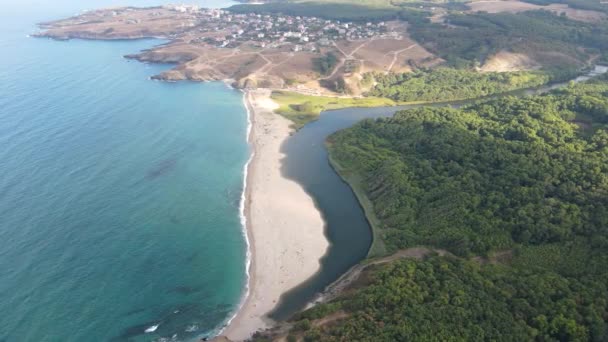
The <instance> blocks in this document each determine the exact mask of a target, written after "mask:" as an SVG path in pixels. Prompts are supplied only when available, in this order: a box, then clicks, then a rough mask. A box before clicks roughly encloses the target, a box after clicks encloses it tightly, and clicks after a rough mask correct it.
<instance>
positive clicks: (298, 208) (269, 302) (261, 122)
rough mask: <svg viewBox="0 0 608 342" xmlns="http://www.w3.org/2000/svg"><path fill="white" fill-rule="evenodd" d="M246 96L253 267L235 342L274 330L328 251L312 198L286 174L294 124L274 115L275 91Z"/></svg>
mask: <svg viewBox="0 0 608 342" xmlns="http://www.w3.org/2000/svg"><path fill="white" fill-rule="evenodd" d="M245 96H246V103H247V105H248V107H249V108H248V109H249V111H250V115H251V121H252V130H251V134H250V137H249V140H250V143H251V145H252V147H253V151H254V156H253V159H252V161H251V163H250V164H249V168H248V176H247V193H246V199H245V200H246V211H245V214H246V216H247V234H248V237H249V243H250V252H251V266H250V270H249V295H248V296H247V298H246V299H245V302H244V303H243V305H242V307H241V309H240V311H239V312H238V313H237V315H236V317H235V318H234V319H233V320H232V321H231V322H230V324H229V326H228V327H227V328H226V330H224V332H223V335H224V336H226V337H228V338H229V339H230V340H232V341H242V340H244V339H247V338H249V337H250V336H251V335H252V334H253V333H254V332H255V331H257V330H262V329H265V328H268V327H270V326H272V323H273V322H272V321H271V320H270V319H269V318H268V317H267V316H266V315H267V314H268V313H269V312H270V311H271V310H272V309H273V308H274V307H275V306H276V305H277V303H278V301H279V297H280V296H281V295H282V294H283V293H285V292H287V291H288V290H290V289H292V288H294V287H295V286H297V285H299V284H301V283H302V282H304V281H305V280H307V279H308V278H310V277H311V276H312V275H314V274H315V273H316V272H317V271H318V269H319V260H320V259H321V257H322V256H323V255H324V254H325V252H326V250H327V248H328V246H329V243H328V241H327V239H326V237H325V232H324V226H325V223H324V222H323V219H322V218H321V215H320V213H319V211H318V210H317V208H316V207H315V204H314V202H313V200H312V198H311V197H310V196H309V195H308V194H307V193H306V192H305V191H304V189H303V188H302V187H301V186H300V185H299V184H298V183H296V182H294V181H292V180H289V179H287V178H285V177H283V175H282V174H281V161H282V159H283V158H284V155H283V153H282V152H281V145H282V144H283V142H284V141H285V139H287V138H288V137H289V134H290V132H291V129H290V128H289V125H290V122H289V121H288V120H287V119H285V118H283V117H281V116H279V115H277V114H274V113H273V110H274V109H275V108H276V106H277V105H276V104H275V103H274V102H273V101H272V100H271V99H270V90H267V89H258V90H251V91H247V93H246V95H245Z"/></svg>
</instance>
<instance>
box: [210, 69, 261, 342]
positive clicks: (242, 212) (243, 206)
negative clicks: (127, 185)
mask: <svg viewBox="0 0 608 342" xmlns="http://www.w3.org/2000/svg"><path fill="white" fill-rule="evenodd" d="M224 84H225V85H226V86H227V87H228V88H229V89H234V87H232V86H231V85H230V80H224ZM241 92H242V93H243V106H244V107H245V110H246V111H247V131H246V133H245V136H246V141H247V145H249V148H250V154H249V158H248V159H247V162H246V163H245V166H244V167H243V192H242V193H241V199H240V201H239V219H240V222H241V229H242V233H243V237H244V238H245V245H246V252H245V289H244V291H243V294H242V295H241V298H240V299H239V304H238V307H237V309H236V310H235V311H234V313H233V314H232V316H230V318H229V319H228V320H226V322H225V323H224V324H223V325H222V327H221V328H220V330H219V331H218V333H217V336H221V335H222V334H223V333H224V331H225V330H226V329H227V328H228V327H229V326H230V324H231V323H232V321H233V320H234V319H235V318H236V317H237V316H238V314H239V312H240V311H241V310H242V309H243V306H244V304H245V302H246V301H247V298H249V292H250V280H251V274H252V272H253V271H252V270H253V262H252V257H251V256H252V254H253V253H252V250H251V249H252V244H251V241H252V238H253V237H252V236H251V234H250V231H251V229H250V227H249V224H248V220H247V217H248V208H249V205H248V198H249V196H248V194H249V191H248V190H247V189H248V186H247V185H248V183H249V182H250V179H249V167H250V165H251V163H252V161H253V159H254V158H255V146H254V145H253V144H252V143H251V134H252V132H253V117H252V115H253V114H252V111H251V109H250V106H249V103H248V102H247V91H245V90H241Z"/></svg>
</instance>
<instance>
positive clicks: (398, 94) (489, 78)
mask: <svg viewBox="0 0 608 342" xmlns="http://www.w3.org/2000/svg"><path fill="white" fill-rule="evenodd" d="M563 74H564V75H565V73H563ZM569 76H571V75H569ZM371 77H373V79H374V80H375V82H376V86H375V87H374V88H372V89H371V90H370V91H369V92H368V93H367V95H369V96H377V97H387V98H390V99H391V100H393V101H396V102H413V101H453V100H462V99H471V98H479V97H484V96H488V95H491V94H498V93H504V92H508V91H512V90H516V89H522V88H530V87H537V86H540V85H543V84H546V83H549V82H550V81H557V77H554V76H552V75H550V74H549V73H547V72H540V71H539V72H526V71H520V72H508V73H506V72H503V73H498V72H487V73H481V72H475V71H471V70H464V69H448V68H439V69H432V70H417V71H414V72H410V73H402V74H395V73H390V74H383V73H374V74H372V75H371Z"/></svg>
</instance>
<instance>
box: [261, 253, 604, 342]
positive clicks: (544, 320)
mask: <svg viewBox="0 0 608 342" xmlns="http://www.w3.org/2000/svg"><path fill="white" fill-rule="evenodd" d="M366 278H367V279H366V280H365V284H364V285H365V286H363V287H361V288H359V289H355V290H353V291H350V292H348V293H347V294H346V295H344V296H343V297H342V298H340V299H338V300H337V301H335V302H332V303H330V304H324V305H320V306H318V307H316V308H314V309H312V310H309V311H306V312H304V313H303V314H302V315H300V317H298V318H297V321H296V322H297V323H296V324H295V329H294V330H293V331H292V332H291V338H292V340H296V337H303V340H304V341H315V342H324V341H370V342H371V341H374V342H380V341H386V342H389V341H598V342H599V341H606V340H607V339H608V329H607V327H608V326H607V324H606V313H607V311H608V300H607V299H608V288H607V287H606V284H607V282H608V278H607V277H606V273H604V274H601V275H595V276H585V277H581V278H576V277H566V276H562V275H560V274H558V273H555V272H553V271H550V270H544V269H522V268H518V267H509V266H505V265H493V264H487V265H480V264H479V263H477V262H474V261H464V260H460V259H457V258H453V257H443V258H441V257H431V258H429V259H427V260H425V261H416V260H402V261H397V262H393V263H391V264H388V265H384V266H381V267H379V268H377V269H374V270H372V271H370V272H368V274H367V275H366ZM332 313H343V314H342V316H341V317H342V319H340V320H337V321H335V322H333V323H331V324H325V325H321V326H315V325H313V324H310V322H314V319H316V318H321V317H327V316H328V315H330V314H332ZM330 317H331V316H330ZM260 340H262V339H260Z"/></svg>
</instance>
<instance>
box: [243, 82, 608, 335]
mask: <svg viewBox="0 0 608 342" xmlns="http://www.w3.org/2000/svg"><path fill="white" fill-rule="evenodd" d="M606 95H608V78H607V77H605V76H604V77H601V78H598V79H594V80H591V81H588V82H586V83H582V84H571V85H570V86H569V87H567V88H563V89H559V90H554V91H553V92H551V93H548V94H544V95H538V96H531V97H524V98H515V97H504V98H501V99H493V100H488V101H486V102H479V103H476V104H472V105H469V106H466V107H463V108H460V109H454V108H449V107H434V108H428V107H427V108H417V109H411V110H404V111H400V112H397V113H396V114H395V115H394V117H392V118H381V119H373V120H372V119H370V120H365V121H363V122H361V123H359V124H357V125H355V126H354V127H352V128H349V129H347V130H344V131H341V132H338V133H336V134H334V135H333V136H331V137H330V139H329V141H328V148H329V151H330V154H331V156H332V159H333V160H334V161H335V162H337V163H339V164H340V168H339V170H340V173H341V174H344V173H351V174H357V175H358V176H359V179H361V184H359V185H355V186H360V187H361V190H362V191H363V193H364V194H365V196H367V198H368V199H369V200H370V201H371V203H372V209H373V211H374V214H375V215H376V216H377V219H378V220H377V224H376V225H374V229H376V230H377V231H378V232H379V234H377V235H376V236H380V237H381V238H382V239H383V240H384V241H383V242H384V244H385V245H386V247H387V253H389V254H390V253H392V252H394V251H396V250H398V249H404V248H408V247H413V246H420V245H424V246H428V247H432V248H443V249H445V250H447V252H448V254H447V255H446V256H443V257H440V256H437V255H435V256H430V257H427V258H423V259H401V260H397V261H392V262H387V263H385V264H379V265H372V266H368V267H367V269H365V271H364V273H363V275H362V276H361V277H360V279H359V280H358V281H357V282H356V283H354V284H352V285H351V286H350V288H349V289H347V291H345V292H343V293H342V295H341V296H340V297H338V298H337V299H335V300H333V301H331V302H329V303H325V304H321V305H318V306H316V307H314V308H313V309H310V310H307V311H304V312H303V313H301V314H299V315H298V316H297V317H295V318H294V319H293V320H292V322H291V323H290V324H292V326H291V330H290V332H289V335H288V336H287V340H288V341H410V340H416V341H418V340H423V341H534V340H535V341H606V340H607V339H608V325H607V321H608V268H606V266H605V265H607V264H608V253H607V252H608V173H607V171H608V126H607V124H608V97H607V96H606ZM345 178H346V179H349V177H345ZM269 338H271V337H268V335H264V334H258V335H257V336H256V338H255V339H254V340H256V341H265V340H268V339H269Z"/></svg>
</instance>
